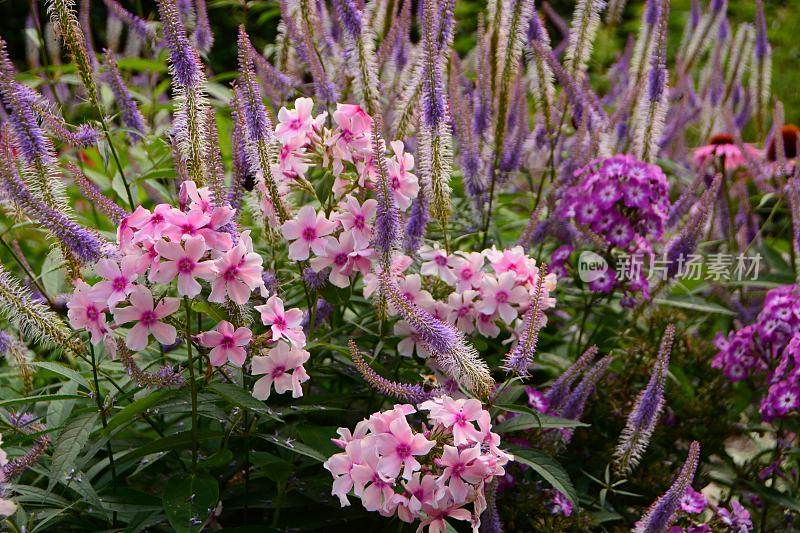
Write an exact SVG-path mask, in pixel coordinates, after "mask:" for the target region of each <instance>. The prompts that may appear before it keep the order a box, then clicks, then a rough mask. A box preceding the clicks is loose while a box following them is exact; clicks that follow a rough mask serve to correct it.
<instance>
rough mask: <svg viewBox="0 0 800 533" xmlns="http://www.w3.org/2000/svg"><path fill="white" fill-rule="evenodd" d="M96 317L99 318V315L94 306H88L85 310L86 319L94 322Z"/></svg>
mask: <svg viewBox="0 0 800 533" xmlns="http://www.w3.org/2000/svg"><path fill="white" fill-rule="evenodd" d="M98 316H100V313H99V312H98V311H97V308H96V307H95V306H93V305H90V306H88V307H87V308H86V318H88V319H89V320H91V321H92V322H94V321H96V320H97V317H98Z"/></svg>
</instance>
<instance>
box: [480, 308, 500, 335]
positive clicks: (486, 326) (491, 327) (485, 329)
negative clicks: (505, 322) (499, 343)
mask: <svg viewBox="0 0 800 533" xmlns="http://www.w3.org/2000/svg"><path fill="white" fill-rule="evenodd" d="M496 318H497V313H489V314H488V315H487V314H485V313H478V318H477V320H476V321H475V327H476V328H477V329H478V333H480V334H481V335H483V336H484V337H489V338H490V339H493V338H495V337H497V336H498V335H500V327H499V326H498V325H497V324H495V319H496Z"/></svg>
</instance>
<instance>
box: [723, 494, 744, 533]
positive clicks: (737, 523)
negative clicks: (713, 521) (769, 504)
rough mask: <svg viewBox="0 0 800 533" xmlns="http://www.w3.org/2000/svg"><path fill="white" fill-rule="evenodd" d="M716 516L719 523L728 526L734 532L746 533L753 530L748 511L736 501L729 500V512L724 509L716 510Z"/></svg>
mask: <svg viewBox="0 0 800 533" xmlns="http://www.w3.org/2000/svg"><path fill="white" fill-rule="evenodd" d="M717 516H718V517H719V520H720V522H722V523H723V524H725V525H726V526H730V527H731V528H732V529H733V530H734V531H737V532H740V533H746V532H748V531H752V530H753V522H752V520H750V511H748V510H747V509H746V508H745V507H744V506H743V505H742V504H741V503H739V502H738V501H737V500H731V510H730V511H728V510H727V509H725V508H720V509H718V510H717Z"/></svg>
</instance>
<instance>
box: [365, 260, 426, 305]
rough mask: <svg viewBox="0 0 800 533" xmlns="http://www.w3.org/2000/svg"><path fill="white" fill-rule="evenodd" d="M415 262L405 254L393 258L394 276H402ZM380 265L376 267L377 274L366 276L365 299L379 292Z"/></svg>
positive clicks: (392, 269) (391, 266) (392, 268)
mask: <svg viewBox="0 0 800 533" xmlns="http://www.w3.org/2000/svg"><path fill="white" fill-rule="evenodd" d="M413 262H414V260H413V259H411V258H410V257H409V256H407V255H405V254H395V255H394V257H392V264H391V265H390V268H391V271H392V275H394V276H400V275H401V274H402V273H403V272H405V271H406V270H407V269H408V267H409V266H411V263H413ZM380 270H381V268H380V265H379V264H376V265H375V272H371V273H369V274H367V275H365V276H364V298H370V297H371V296H372V295H373V294H374V293H375V291H376V290H378V283H379V280H378V274H379V273H380Z"/></svg>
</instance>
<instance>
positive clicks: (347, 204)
mask: <svg viewBox="0 0 800 533" xmlns="http://www.w3.org/2000/svg"><path fill="white" fill-rule="evenodd" d="M339 208H340V209H341V210H340V211H339V212H337V213H336V214H334V215H333V217H334V219H335V220H338V221H339V222H340V223H341V224H342V227H343V228H344V229H345V231H350V232H351V233H352V234H353V238H355V240H356V242H357V243H358V244H359V245H360V246H362V247H364V248H366V247H367V246H369V243H370V240H371V239H372V221H373V219H374V217H375V213H376V211H377V208H378V202H377V200H375V199H373V198H370V199H368V200H365V201H364V203H363V204H360V203H358V200H356V199H355V198H354V197H353V196H351V195H347V196H345V198H344V199H343V200H342V201H341V202H339Z"/></svg>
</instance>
